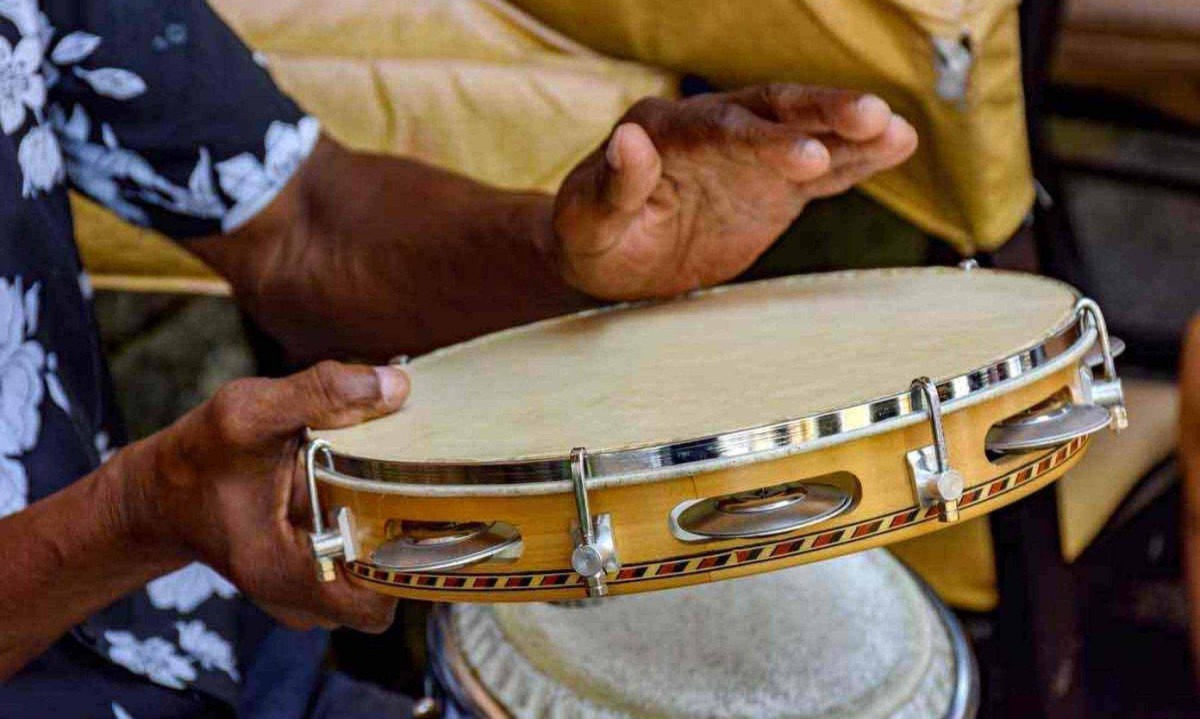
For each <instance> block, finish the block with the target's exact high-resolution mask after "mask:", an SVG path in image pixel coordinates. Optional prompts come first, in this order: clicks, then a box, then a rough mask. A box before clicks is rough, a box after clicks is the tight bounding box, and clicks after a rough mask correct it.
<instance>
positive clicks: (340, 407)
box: [259, 361, 409, 434]
mask: <svg viewBox="0 0 1200 719" xmlns="http://www.w3.org/2000/svg"><path fill="white" fill-rule="evenodd" d="M408 391H409V379H408V375H407V374H406V373H405V372H404V370H402V369H400V368H399V367H394V366H382V367H365V366H362V365H348V364H342V363H340V362H331V361H330V362H321V363H320V364H318V365H315V366H313V367H311V368H309V369H307V370H305V371H303V372H299V373H297V374H294V375H292V376H290V377H287V378H284V379H282V380H277V381H275V382H272V383H271V385H270V386H269V387H268V388H267V389H266V390H265V392H264V394H265V395H266V396H265V397H263V398H262V401H261V402H260V403H259V404H260V406H262V407H270V408H271V409H272V410H273V411H274V416H275V418H276V419H275V421H274V427H273V429H274V430H275V432H276V433H277V434H287V433H292V432H296V431H298V430H300V429H303V428H305V427H311V428H313V429H336V428H338V427H346V426H349V425H354V424H359V423H361V422H365V421H367V420H369V419H374V418H375V417H380V416H383V415H386V414H390V413H392V412H395V411H396V410H398V409H400V406H401V405H403V404H404V400H405V399H406V398H407V397H408Z"/></svg>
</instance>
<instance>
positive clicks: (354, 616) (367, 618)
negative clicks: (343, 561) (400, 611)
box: [318, 567, 399, 634]
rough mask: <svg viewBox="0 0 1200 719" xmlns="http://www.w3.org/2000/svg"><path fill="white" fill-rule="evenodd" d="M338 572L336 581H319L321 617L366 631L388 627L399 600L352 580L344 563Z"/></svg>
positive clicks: (379, 631)
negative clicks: (348, 576)
mask: <svg viewBox="0 0 1200 719" xmlns="http://www.w3.org/2000/svg"><path fill="white" fill-rule="evenodd" d="M338 573H339V574H338V579H337V580H336V581H333V582H328V583H324V584H322V585H321V589H320V595H319V600H320V603H319V611H318V613H319V614H320V615H321V617H322V618H324V619H326V620H329V621H333V622H336V623H337V624H338V625H340V626H343V627H350V628H351V629H355V630H357V631H360V632H366V633H368V634H379V633H381V632H385V631H387V628H388V627H390V626H392V622H393V621H395V619H396V607H397V606H399V600H397V599H396V598H395V597H391V596H388V595H386V594H380V593H379V592H373V591H371V590H370V589H365V588H363V587H359V586H356V585H354V584H351V583H350V581H349V580H347V579H346V577H345V568H344V567H339V568H338Z"/></svg>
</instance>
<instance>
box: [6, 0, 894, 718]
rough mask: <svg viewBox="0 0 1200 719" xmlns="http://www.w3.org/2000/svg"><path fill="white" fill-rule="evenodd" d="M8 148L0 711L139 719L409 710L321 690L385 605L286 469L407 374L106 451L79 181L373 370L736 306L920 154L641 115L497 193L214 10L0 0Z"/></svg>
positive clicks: (747, 104) (792, 113) (105, 402)
mask: <svg viewBox="0 0 1200 719" xmlns="http://www.w3.org/2000/svg"><path fill="white" fill-rule="evenodd" d="M0 127H2V129H3V132H2V133H0V178H2V179H3V181H2V182H0V247H2V249H0V328H2V329H3V334H2V335H0V517H3V518H2V519H0V546H3V547H4V557H5V561H4V562H3V563H0V587H3V588H2V589H0V677H3V678H4V679H5V682H4V684H3V685H2V686H0V707H3V708H4V709H3V712H0V713H3V714H5V715H6V716H10V715H11V716H35V715H36V716H49V715H56V716H63V717H67V716H116V717H138V718H139V719H140V718H143V717H150V716H155V717H184V716H199V715H204V716H211V715H213V714H214V713H228V712H229V711H232V710H235V709H236V711H237V712H238V713H239V714H243V715H246V716H260V715H263V714H262V712H263V711H265V707H268V706H269V707H270V712H271V715H272V716H302V715H306V716H318V715H319V716H366V715H367V714H366V713H367V712H368V711H371V712H376V711H379V710H380V709H379V707H381V706H385V705H388V704H387V702H393V703H395V704H397V705H399V704H400V703H402V700H401V699H399V698H394V699H386V698H383V699H381V698H379V697H374V695H372V694H371V693H370V692H368V691H366V690H363V689H358V690H355V691H354V692H348V691H343V693H342V694H341V696H340V698H337V699H333V698H330V695H332V694H334V693H335V689H336V686H337V683H336V682H334V681H332V680H328V679H322V678H320V674H319V666H320V662H321V655H322V650H323V641H324V640H323V638H322V635H321V633H320V632H315V633H314V632H302V631H297V630H301V629H305V628H312V627H332V626H336V625H347V626H351V627H355V628H358V629H363V630H367V631H377V630H381V629H383V628H384V627H386V626H387V625H388V624H389V622H390V621H391V619H392V615H393V610H394V608H395V600H394V599H392V598H389V597H386V596H384V595H381V594H377V593H374V592H370V591H367V590H365V589H361V588H356V587H354V586H352V585H351V584H349V583H348V582H346V581H345V580H344V579H341V580H338V581H334V582H331V583H326V584H321V583H318V581H317V579H316V577H315V576H314V572H313V567H312V557H311V554H310V549H309V546H308V534H307V531H306V527H307V526H308V520H307V519H306V517H305V509H304V508H305V507H306V504H305V497H304V490H303V486H302V483H301V482H299V481H298V461H297V460H298V458H297V449H298V447H299V445H300V441H301V432H302V430H303V429H304V428H305V427H313V428H333V427H339V426H344V425H347V424H351V423H357V422H361V421H363V420H366V419H368V418H372V417H375V416H378V415H382V414H386V413H390V412H394V411H395V410H397V409H398V408H399V407H400V406H401V404H402V403H403V402H404V400H405V397H406V395H407V394H408V393H409V380H408V378H407V376H406V374H405V373H404V372H403V371H402V370H400V369H396V368H393V367H388V366H377V367H371V366H367V365H351V364H339V363H337V362H334V361H325V362H321V363H320V364H316V365H315V366H314V367H312V368H311V369H308V370H306V371H303V372H300V373H299V374H296V375H293V376H291V377H287V378H284V379H279V380H268V379H245V380H239V381H236V382H233V383H231V384H229V385H227V386H225V387H223V388H221V389H220V390H219V391H218V392H217V393H216V395H215V396H214V397H213V398H212V399H211V400H210V401H208V402H207V403H205V404H204V405H203V406H201V407H199V408H198V409H196V410H194V411H192V412H191V413H189V414H187V415H186V416H184V417H183V418H182V419H180V420H179V421H178V422H176V423H175V424H174V425H172V426H171V427H169V428H167V429H165V430H163V431H161V432H159V433H158V434H155V435H153V436H151V437H149V438H147V439H145V440H142V441H140V442H136V443H134V444H131V445H129V446H126V447H123V448H121V449H118V450H116V451H115V452H114V451H112V450H111V449H110V447H111V446H115V445H117V444H119V443H120V424H119V420H118V419H117V418H116V415H115V411H116V410H115V405H114V403H113V401H112V398H111V396H110V389H109V384H108V379H107V375H106V372H105V370H104V366H103V361H102V358H101V352H100V345H99V341H98V338H97V335H96V331H95V328H94V323H93V319H92V315H91V309H90V305H89V298H90V289H89V287H88V285H87V282H86V275H84V274H82V272H81V267H80V263H79V257H78V254H77V251H76V249H75V246H74V242H73V239H72V233H71V215H70V211H69V207H68V204H67V194H66V189H67V186H68V185H70V186H71V187H73V188H75V189H77V190H79V191H81V192H83V193H85V194H87V195H90V196H91V197H92V198H93V199H95V200H96V201H98V202H100V203H101V204H103V205H105V206H106V207H107V208H109V209H110V210H111V211H112V212H114V213H115V214H117V215H118V216H119V217H121V218H122V219H124V220H126V221H128V222H132V223H136V224H142V225H147V226H151V227H154V228H156V229H157V230H159V231H161V232H163V233H165V234H168V235H170V236H172V237H175V238H178V239H181V240H186V241H187V247H188V248H189V249H190V250H191V251H193V252H194V253H195V254H197V255H199V256H200V257H201V258H202V259H203V260H204V261H206V262H207V263H208V264H209V265H211V266H212V268H213V269H214V270H216V271H217V272H219V273H220V274H221V275H223V276H224V277H226V278H227V279H228V280H229V282H230V283H231V284H232V286H233V288H234V293H235V296H236V298H237V300H238V302H239V304H240V306H241V307H242V308H244V309H245V310H246V311H247V312H248V313H249V314H250V316H251V317H252V318H253V319H254V320H255V321H256V322H257V323H258V324H259V325H260V326H261V327H262V328H263V329H264V330H265V331H266V332H267V333H268V334H269V335H270V336H271V337H272V338H274V339H275V340H277V341H278V342H279V343H280V344H281V345H282V346H283V347H284V348H285V350H286V352H287V355H288V357H289V358H290V359H291V360H292V361H295V362H296V363H304V364H308V363H312V362H315V361H317V360H322V359H327V358H343V359H347V358H355V359H359V360H364V359H365V360H369V361H371V362H377V363H378V362H383V361H384V360H385V359H386V358H387V357H389V356H392V355H395V354H397V353H400V352H407V353H420V352H424V351H427V350H429V349H431V348H434V347H438V346H441V345H445V344H448V343H451V342H454V341H457V340H460V339H464V338H467V337H471V336H475V335H478V334H481V333H484V332H487V331H490V330H494V329H497V328H501V327H505V326H508V325H514V324H518V323H523V322H528V321H531V320H535V319H538V318H543V317H547V316H550V315H555V314H561V313H564V312H567V311H570V310H573V309H576V308H580V307H584V306H587V305H590V304H593V303H596V302H598V301H604V300H622V299H631V298H647V297H666V296H671V295H676V294H679V293H682V292H685V291H687V290H691V289H694V288H697V287H701V286H706V285H712V284H715V283H719V282H721V281H723V280H726V279H728V278H731V277H733V276H734V275H735V274H737V273H738V272H740V271H742V270H743V269H745V268H746V267H747V266H748V265H749V264H750V263H751V262H752V261H753V260H754V259H755V258H756V257H757V256H758V255H759V254H760V253H761V252H762V251H763V250H764V249H765V248H766V247H767V246H768V244H769V243H771V241H772V240H773V239H774V238H775V237H776V236H777V235H778V234H779V233H780V232H781V231H782V230H783V229H784V228H785V227H786V226H787V225H788V224H789V223H790V222H791V221H792V220H793V218H794V217H795V216H796V215H797V214H798V213H800V212H801V211H802V210H803V209H804V207H805V203H807V202H808V201H810V200H812V199H814V198H818V197H823V196H828V195H831V194H834V193H838V192H841V191H843V190H845V189H847V188H849V187H851V186H852V185H855V184H856V183H858V182H860V181H861V180H863V179H865V178H867V177H869V176H871V175H872V174H874V173H876V172H879V171H881V170H885V169H887V168H890V167H892V166H895V165H897V164H898V163H900V162H902V161H903V160H904V159H905V158H907V157H908V156H909V155H910V154H911V153H912V152H913V149H914V147H915V145H916V142H917V139H916V134H915V132H914V131H913V129H912V127H911V126H910V125H909V124H908V123H907V122H906V121H905V120H903V119H902V118H900V117H899V116H897V115H896V114H894V113H893V112H892V111H891V109H890V108H889V107H888V105H887V104H886V103H885V102H884V101H882V100H880V99H879V98H878V97H875V96H873V95H866V94H860V93H856V92H850V91H841V90H827V89H818V88H811V87H802V86H796V85H771V86H763V87H753V88H747V89H744V90H740V91H736V92H728V93H720V94H710V95H704V96H698V97H695V98H692V99H689V100H685V101H680V102H668V101H663V100H652V99H648V100H644V101H642V102H639V103H638V104H636V105H635V106H633V107H632V108H630V109H629V111H628V112H627V113H626V115H625V116H624V118H623V119H622V121H621V122H620V123H619V125H618V126H617V127H616V128H615V130H614V131H613V132H612V134H611V136H610V137H609V138H608V139H607V141H606V142H605V143H604V146H603V147H601V148H598V149H597V150H596V151H595V152H594V153H593V154H592V155H591V156H589V157H587V158H586V159H585V160H584V161H582V162H581V163H580V164H579V165H578V166H577V167H576V168H575V169H574V170H573V171H572V172H571V173H570V175H569V176H568V178H567V179H566V181H565V182H564V183H563V185H562V187H561V189H560V190H559V192H558V194H557V196H553V197H551V196H547V195H541V194H535V193H518V192H506V191H500V190H497V189H494V188H490V187H486V186H483V185H480V184H477V183H475V182H472V181H470V180H467V179H465V178H463V177H459V176H456V175H453V174H450V173H448V172H443V171H440V170H437V169H434V168H432V167H428V166H425V165H422V164H420V163H418V162H414V161H411V160H406V159H403V158H396V157H383V156H378V155H371V154H365V153H360V152H355V151H351V150H349V149H347V148H345V147H343V146H342V145H340V144H338V142H336V141H335V140H333V139H332V138H330V137H329V136H327V135H324V134H322V133H321V131H320V128H319V125H318V123H317V121H316V120H315V119H313V118H312V117H309V116H307V115H305V114H304V112H303V110H302V109H300V108H299V107H297V106H296V105H295V104H294V103H293V102H292V101H291V100H290V99H289V98H287V97H286V96H285V95H283V94H282V93H281V92H280V91H279V90H278V89H277V88H276V87H275V86H274V85H273V83H272V82H271V80H270V78H269V76H268V75H267V74H266V72H265V71H264V70H263V69H262V68H261V67H259V66H258V65H257V64H256V63H255V61H254V59H253V57H252V55H251V53H250V52H249V51H248V50H247V49H246V48H245V47H244V46H243V45H242V44H241V43H240V41H239V40H238V39H237V38H236V36H235V35H234V34H233V33H232V32H231V31H230V30H229V29H228V28H227V27H226V26H225V25H223V24H222V23H221V21H220V20H219V19H218V18H217V17H216V16H215V15H214V14H213V13H212V11H211V10H210V9H209V8H208V7H207V6H206V5H205V4H204V3H203V2H202V1H201V0H178V1H177V2H166V3H164V2H150V0H125V1H124V2H120V3H118V2H116V1H115V0H40V1H39V0H0ZM713 381H714V382H717V381H720V380H719V379H718V378H715V377H714V378H713ZM414 391H417V392H419V391H420V388H419V387H418V388H416V389H415V390H414ZM255 607H257V608H255ZM276 622H278V623H279V624H276ZM281 625H282V626H281ZM345 681H348V680H343V682H345ZM343 686H344V685H343ZM372 697H374V698H372ZM368 700H369V701H368ZM371 701H379V702H384V703H383V704H378V705H371V706H373V707H374V708H368V706H367V705H368V704H370V702H371ZM376 715H378V714H376V713H372V716H376Z"/></svg>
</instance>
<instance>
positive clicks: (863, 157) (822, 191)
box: [803, 132, 916, 198]
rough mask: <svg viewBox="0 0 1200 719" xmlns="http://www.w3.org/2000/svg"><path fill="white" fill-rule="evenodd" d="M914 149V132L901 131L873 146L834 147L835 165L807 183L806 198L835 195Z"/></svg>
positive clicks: (892, 163)
mask: <svg viewBox="0 0 1200 719" xmlns="http://www.w3.org/2000/svg"><path fill="white" fill-rule="evenodd" d="M915 148H916V133H915V132H914V133H912V134H911V135H909V134H906V133H904V132H900V133H899V134H898V136H897V137H896V138H888V139H883V140H880V141H878V142H877V143H875V144H874V146H870V147H866V148H858V149H856V150H847V151H846V152H844V153H843V152H840V151H841V150H842V149H843V148H841V147H838V146H835V148H834V149H833V150H832V152H833V153H834V156H835V158H836V159H835V160H834V167H833V169H832V170H830V171H829V173H828V174H826V175H825V176H823V177H820V178H818V179H817V180H814V181H813V182H810V183H807V184H806V185H804V187H803V192H804V194H806V195H807V196H808V197H809V198H818V197H830V196H832V195H837V194H840V193H842V192H845V191H846V190H848V189H850V188H851V187H854V186H855V185H857V184H859V183H860V182H863V181H864V180H866V179H867V178H869V177H871V176H872V175H874V174H876V173H879V172H882V171H884V170H887V169H890V168H892V167H895V166H896V165H899V164H900V163H902V162H904V160H906V159H908V157H909V156H911V155H912V153H913V150H914V149H915Z"/></svg>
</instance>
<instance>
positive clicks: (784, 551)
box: [348, 437, 1087, 592]
mask: <svg viewBox="0 0 1200 719" xmlns="http://www.w3.org/2000/svg"><path fill="white" fill-rule="evenodd" d="M1086 442H1087V438H1086V437H1080V438H1077V439H1073V440H1071V441H1070V442H1068V443H1067V444H1064V445H1063V446H1061V447H1059V448H1058V449H1056V450H1054V451H1053V452H1051V453H1049V454H1047V455H1045V456H1042V457H1039V458H1038V459H1037V460H1036V461H1034V462H1032V463H1030V464H1027V465H1024V466H1022V467H1019V468H1017V469H1014V470H1013V471H1011V472H1009V473H1008V474H1005V475H1003V476H1001V477H995V478H993V479H990V480H988V481H986V482H982V483H980V484H977V485H974V486H972V487H968V488H967V491H966V492H964V493H963V497H962V499H961V500H959V506H960V507H969V506H972V505H976V504H980V503H983V502H987V501H990V500H993V499H995V498H996V497H1000V496H1003V495H1004V494H1006V493H1008V492H1011V491H1012V490H1014V489H1017V488H1019V487H1021V486H1023V485H1025V484H1027V483H1028V482H1030V481H1031V480H1033V479H1036V478H1037V477H1040V476H1042V475H1045V474H1047V473H1048V472H1050V471H1051V470H1053V469H1055V468H1056V467H1059V466H1060V465H1062V464H1063V463H1064V462H1066V461H1067V460H1069V459H1071V458H1072V457H1074V456H1075V455H1076V454H1077V453H1078V452H1079V450H1081V449H1082V448H1083V446H1084V444H1086ZM936 516H937V510H936V508H934V507H930V508H929V509H924V510H922V509H920V508H918V507H909V508H906V509H903V510H901V511H899V512H894V513H892V514H887V515H884V516H881V517H870V518H866V519H861V520H859V521H856V522H852V523H850V524H846V525H843V526H840V527H833V528H830V529H826V530H825V531H822V532H819V533H814V534H806V535H804V536H801V537H788V538H787V539H780V540H774V541H765V542H763V543H761V544H757V545H753V546H749V547H740V548H738V549H725V550H718V551H715V552H708V553H703V554H694V555H689V556H683V557H670V558H667V559H663V560H659V561H654V562H646V563H642V564H626V565H625V566H623V567H622V568H621V569H620V570H619V571H618V572H617V574H616V576H614V577H610V578H609V580H608V581H609V583H610V584H623V583H627V582H640V581H646V580H650V579H660V578H664V577H675V576H681V575H687V574H695V573H697V572H712V571H719V570H723V569H729V568H732V567H741V566H746V565H750V564H757V563H759V562H767V561H772V560H776V559H780V558H784V557H791V556H796V555H800V554H807V553H809V552H816V551H822V550H827V549H829V548H832V547H837V546H842V545H846V544H852V543H854V542H857V541H861V540H864V539H867V538H874V537H878V536H880V535H883V534H888V533H889V532H894V531H898V530H901V529H907V528H908V527H910V526H912V525H914V524H921V523H924V522H929V521H934V519H935V517H936ZM348 567H349V569H350V572H351V573H353V574H354V575H355V576H357V577H360V578H361V579H365V580H367V581H369V582H373V583H377V584H387V585H393V586H401V587H408V588H414V589H432V590H437V591H441V592H446V591H450V592H459V591H461V592H471V591H483V590H497V589H500V590H506V591H507V590H511V591H522V590H535V589H545V588H550V587H565V586H576V585H583V584H584V581H583V578H582V577H580V576H579V575H578V574H576V573H575V572H573V571H571V570H569V569H563V570H554V571H542V572H528V573H526V572H514V573H494V574H466V573H455V574H408V573H404V572H393V571H390V570H387V569H382V568H379V567H374V566H371V565H369V564H363V563H361V562H352V563H350V564H349V565H348Z"/></svg>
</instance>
